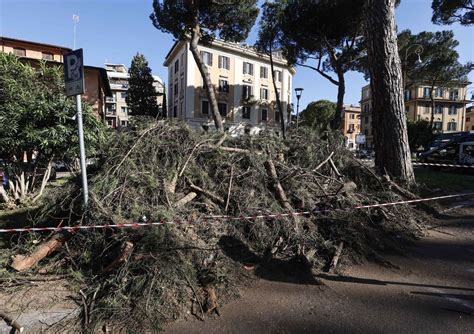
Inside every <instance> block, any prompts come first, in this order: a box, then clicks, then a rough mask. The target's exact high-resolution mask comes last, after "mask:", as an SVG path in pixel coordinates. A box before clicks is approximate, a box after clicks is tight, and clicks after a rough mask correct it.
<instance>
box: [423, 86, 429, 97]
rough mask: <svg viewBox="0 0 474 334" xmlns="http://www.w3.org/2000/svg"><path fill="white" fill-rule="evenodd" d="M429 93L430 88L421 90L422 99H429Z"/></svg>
mask: <svg viewBox="0 0 474 334" xmlns="http://www.w3.org/2000/svg"><path fill="white" fill-rule="evenodd" d="M430 92H431V89H430V87H425V88H423V97H424V98H429V97H430V96H431V94H430Z"/></svg>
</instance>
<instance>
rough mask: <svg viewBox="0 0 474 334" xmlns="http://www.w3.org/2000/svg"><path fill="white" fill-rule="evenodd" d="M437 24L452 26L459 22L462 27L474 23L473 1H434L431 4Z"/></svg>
mask: <svg viewBox="0 0 474 334" xmlns="http://www.w3.org/2000/svg"><path fill="white" fill-rule="evenodd" d="M431 8H432V9H433V17H432V18H431V20H432V21H433V23H435V24H452V23H454V22H459V23H460V24H462V25H471V24H473V23H474V1H473V0H433V2H432V4H431Z"/></svg>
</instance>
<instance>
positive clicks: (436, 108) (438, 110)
mask: <svg viewBox="0 0 474 334" xmlns="http://www.w3.org/2000/svg"><path fill="white" fill-rule="evenodd" d="M434 113H435V114H442V113H443V107H441V106H435V112H434Z"/></svg>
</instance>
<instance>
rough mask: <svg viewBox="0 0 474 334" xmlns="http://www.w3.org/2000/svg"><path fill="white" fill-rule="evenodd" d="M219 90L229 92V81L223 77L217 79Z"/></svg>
mask: <svg viewBox="0 0 474 334" xmlns="http://www.w3.org/2000/svg"><path fill="white" fill-rule="evenodd" d="M219 92H225V93H228V92H229V81H227V80H225V79H219Z"/></svg>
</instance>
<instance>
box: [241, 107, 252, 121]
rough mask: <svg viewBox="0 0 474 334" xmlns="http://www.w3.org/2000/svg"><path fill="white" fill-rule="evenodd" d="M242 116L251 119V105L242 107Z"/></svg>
mask: <svg viewBox="0 0 474 334" xmlns="http://www.w3.org/2000/svg"><path fill="white" fill-rule="evenodd" d="M242 118H244V119H250V107H242Z"/></svg>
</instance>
